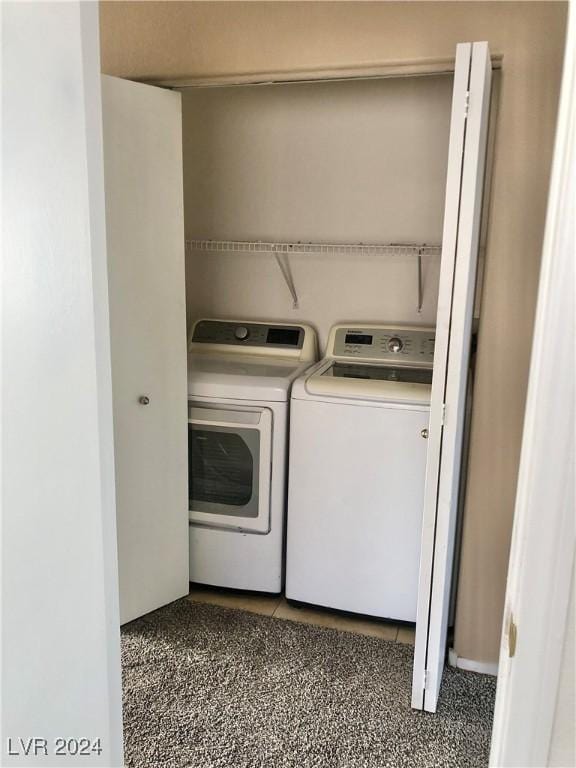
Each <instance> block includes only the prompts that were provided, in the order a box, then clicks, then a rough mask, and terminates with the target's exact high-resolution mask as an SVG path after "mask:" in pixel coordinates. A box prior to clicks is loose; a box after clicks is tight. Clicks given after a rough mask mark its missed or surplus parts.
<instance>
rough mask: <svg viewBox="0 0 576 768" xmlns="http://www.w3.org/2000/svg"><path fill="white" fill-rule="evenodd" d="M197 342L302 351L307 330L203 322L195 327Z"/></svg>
mask: <svg viewBox="0 0 576 768" xmlns="http://www.w3.org/2000/svg"><path fill="white" fill-rule="evenodd" d="M192 341H193V342H197V343H198V342H199V343H201V344H232V345H235V346H236V345H242V346H248V347H266V346H268V347H270V346H272V347H292V348H295V349H301V348H302V344H303V343H304V328H301V327H300V326H298V325H268V324H265V323H233V322H227V321H225V320H200V321H199V322H198V323H196V326H195V327H194V335H193V336H192Z"/></svg>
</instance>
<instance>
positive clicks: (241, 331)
mask: <svg viewBox="0 0 576 768" xmlns="http://www.w3.org/2000/svg"><path fill="white" fill-rule="evenodd" d="M249 335H250V331H249V330H248V328H246V326H245V325H239V326H238V328H236V329H235V330H234V336H236V338H237V339H238V341H244V340H245V339H247V338H248V336H249Z"/></svg>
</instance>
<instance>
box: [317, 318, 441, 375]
mask: <svg viewBox="0 0 576 768" xmlns="http://www.w3.org/2000/svg"><path fill="white" fill-rule="evenodd" d="M331 338H332V339H333V345H332V349H331V350H329V351H330V354H331V356H332V357H338V358H341V357H344V358H352V359H362V360H374V361H375V362H376V361H378V362H396V363H409V364H414V363H416V364H419V365H426V366H432V364H433V362H434V341H435V333H434V330H433V329H431V328H401V327H395V326H392V327H386V326H379V327H376V328H370V327H366V328H364V327H363V328H360V327H357V326H344V325H342V326H338V327H336V328H335V329H334V331H333V334H332V336H331Z"/></svg>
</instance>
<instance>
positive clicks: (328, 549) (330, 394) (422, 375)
mask: <svg viewBox="0 0 576 768" xmlns="http://www.w3.org/2000/svg"><path fill="white" fill-rule="evenodd" d="M433 359H434V330H433V329H432V328H422V327H405V326H376V327H370V328H367V327H365V326H359V325H337V326H335V327H334V328H332V330H331V332H330V337H329V340H328V349H327V357H326V359H325V360H323V361H322V362H320V363H319V364H318V365H316V366H314V367H313V368H312V369H311V370H309V371H308V372H307V373H306V374H305V375H304V376H302V377H301V378H299V379H298V380H297V381H296V382H295V383H294V385H293V388H292V403H291V415H290V420H291V428H290V481H289V494H288V531H287V555H286V558H287V559H286V597H287V598H288V599H291V600H295V601H299V602H305V603H311V604H314V605H320V606H326V607H329V608H334V609H339V610H343V611H350V612H353V613H359V614H365V615H369V616H376V617H381V618H387V619H396V620H402V621H410V622H413V621H415V620H416V603H417V589H418V570H419V559H420V537H421V527H422V507H423V500H424V478H425V466H426V445H427V442H426V437H427V435H428V432H427V430H428V422H429V409H430V392H431V384H432V366H433Z"/></svg>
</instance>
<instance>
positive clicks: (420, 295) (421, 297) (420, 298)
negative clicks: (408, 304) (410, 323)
mask: <svg viewBox="0 0 576 768" xmlns="http://www.w3.org/2000/svg"><path fill="white" fill-rule="evenodd" d="M423 303H424V289H423V285H422V251H421V250H419V251H418V314H420V313H421V312H422V304H423Z"/></svg>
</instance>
